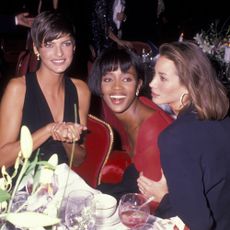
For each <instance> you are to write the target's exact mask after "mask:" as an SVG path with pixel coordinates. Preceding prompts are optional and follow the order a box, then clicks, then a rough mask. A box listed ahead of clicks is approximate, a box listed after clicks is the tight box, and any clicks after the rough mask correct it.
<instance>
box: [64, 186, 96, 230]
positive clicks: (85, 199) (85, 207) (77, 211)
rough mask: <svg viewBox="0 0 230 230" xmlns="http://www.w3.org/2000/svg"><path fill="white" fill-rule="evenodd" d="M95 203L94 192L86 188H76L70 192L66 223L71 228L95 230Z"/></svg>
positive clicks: (73, 229) (75, 229) (72, 229)
mask: <svg viewBox="0 0 230 230" xmlns="http://www.w3.org/2000/svg"><path fill="white" fill-rule="evenodd" d="M94 214H95V203H94V199H93V194H92V193H91V192H89V191H85V190H76V191H73V192H71V193H70V194H69V196H68V200H67V204H66V210H65V225H66V226H67V228H68V229H70V230H95V229H96V227H95V217H94Z"/></svg>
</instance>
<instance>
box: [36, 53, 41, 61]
mask: <svg viewBox="0 0 230 230" xmlns="http://www.w3.org/2000/svg"><path fill="white" fill-rule="evenodd" d="M36 56H37V61H40V54H39V53H37V54H36Z"/></svg>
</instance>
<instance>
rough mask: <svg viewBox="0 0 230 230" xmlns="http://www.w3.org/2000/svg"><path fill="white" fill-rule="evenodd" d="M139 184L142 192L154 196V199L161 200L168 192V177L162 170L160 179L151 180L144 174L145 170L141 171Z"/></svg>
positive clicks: (147, 195) (146, 195)
mask: <svg viewBox="0 0 230 230" xmlns="http://www.w3.org/2000/svg"><path fill="white" fill-rule="evenodd" d="M137 184H138V187H139V190H140V192H141V193H142V194H143V195H144V196H145V197H147V198H149V197H151V196H154V197H155V199H154V201H156V202H160V201H161V199H162V198H163V197H164V195H165V194H167V193H168V186H167V181H166V178H165V176H164V174H163V171H162V177H161V179H160V180H159V181H154V180H151V179H149V178H147V177H145V176H144V175H143V172H141V173H140V176H139V178H138V179H137Z"/></svg>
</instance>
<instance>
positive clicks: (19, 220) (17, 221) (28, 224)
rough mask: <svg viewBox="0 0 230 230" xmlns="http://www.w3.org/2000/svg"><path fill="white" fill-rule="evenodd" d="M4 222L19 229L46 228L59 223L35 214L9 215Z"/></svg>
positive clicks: (58, 220) (49, 217)
mask: <svg viewBox="0 0 230 230" xmlns="http://www.w3.org/2000/svg"><path fill="white" fill-rule="evenodd" d="M6 220H7V221H9V222H10V223H12V224H13V225H15V226H16V227H19V228H35V227H46V226H52V225H55V224H58V223H60V219H58V218H56V217H51V216H48V215H46V214H43V213H37V212H19V213H9V214H8V215H7V216H6Z"/></svg>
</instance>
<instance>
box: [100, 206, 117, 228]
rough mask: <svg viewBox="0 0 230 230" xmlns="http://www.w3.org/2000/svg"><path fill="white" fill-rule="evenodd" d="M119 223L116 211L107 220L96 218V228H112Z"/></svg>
mask: <svg viewBox="0 0 230 230" xmlns="http://www.w3.org/2000/svg"><path fill="white" fill-rule="evenodd" d="M119 222H120V219H119V216H118V210H116V212H115V213H114V214H113V215H112V216H111V217H109V218H104V219H101V218H96V225H97V226H103V227H104V226H113V225H115V224H118V223H119Z"/></svg>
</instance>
